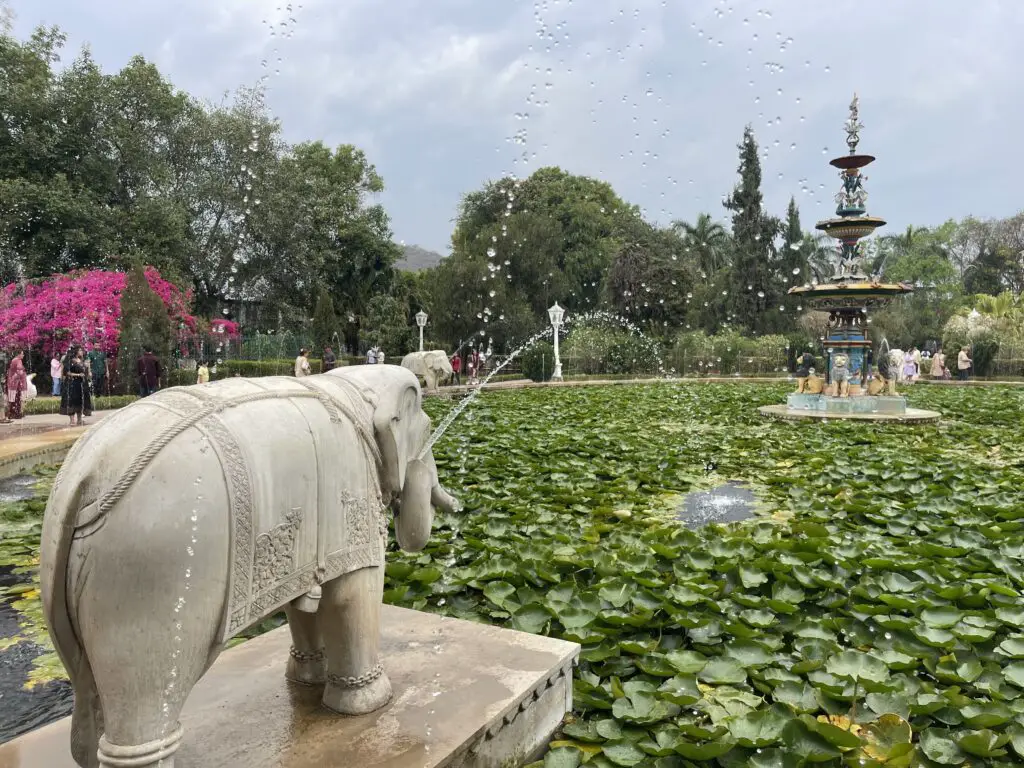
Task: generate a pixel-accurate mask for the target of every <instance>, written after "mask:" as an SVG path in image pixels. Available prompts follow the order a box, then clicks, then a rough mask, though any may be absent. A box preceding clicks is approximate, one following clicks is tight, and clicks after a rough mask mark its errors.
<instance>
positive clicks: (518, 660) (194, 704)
mask: <svg viewBox="0 0 1024 768" xmlns="http://www.w3.org/2000/svg"><path fill="white" fill-rule="evenodd" d="M290 646H291V637H290V633H289V630H288V628H287V627H281V628H279V629H276V630H273V631H271V632H268V633H266V634H264V635H261V636H259V637H257V638H254V639H253V640H249V641H247V642H245V643H242V644H241V645H238V646H236V647H234V648H232V649H230V650H227V651H225V652H224V653H222V654H221V656H220V658H218V659H217V661H216V662H215V663H214V665H213V667H212V668H211V669H210V671H209V672H208V673H207V674H206V676H205V677H204V678H203V679H202V680H200V682H199V683H198V684H197V686H196V688H195V689H194V690H193V692H192V695H191V696H190V697H189V700H188V702H187V704H186V706H185V710H184V712H183V713H182V716H181V722H182V725H183V726H184V729H185V733H184V739H183V741H182V746H181V748H180V750H179V751H178V752H177V754H176V755H175V762H174V765H175V768H213V766H216V768H232V767H234V766H238V767H239V768H242V766H244V767H245V768H298V766H302V768H306V767H307V766H308V767H309V768H353V767H354V766H359V768H517V767H518V766H521V765H523V764H525V763H527V762H530V761H532V760H535V759H539V758H540V757H541V756H542V755H543V753H544V752H545V751H546V750H547V745H548V742H549V741H550V739H551V736H552V735H553V734H554V732H555V731H556V729H557V728H558V727H559V725H561V723H562V721H563V719H564V717H565V715H566V714H567V713H568V712H570V711H571V709H572V691H573V686H572V678H573V673H572V670H573V667H574V666H575V665H576V664H577V663H578V658H579V653H580V646H579V645H578V644H576V643H571V642H567V641H564V640H558V639H556V638H549V637H545V636H542V635H531V634H528V633H524V632H518V631H515V630H511V629H504V628H499V627H495V626H492V625H488V624H477V623H475V622H469V621H464V620H460V619H452V618H447V617H441V616H437V615H435V614H428V613H422V612H419V611H412V610H408V609H405V608H398V607H394V606H388V605H385V606H383V611H382V638H381V658H382V661H383V663H384V667H385V669H386V670H387V673H388V676H389V677H390V678H391V682H392V686H393V688H394V696H393V698H392V700H391V702H390V703H389V704H387V705H386V706H385V707H383V708H382V709H380V710H377V711H376V712H373V713H370V714H368V715H362V716H359V717H346V716H342V715H336V714H334V713H331V712H328V711H326V710H324V709H323V708H322V706H321V705H320V696H321V688H320V687H316V686H300V685H296V684H294V683H288V682H287V681H285V679H284V668H285V662H286V660H287V658H288V654H289V648H290ZM432 649H433V650H432ZM69 734H70V718H64V719H62V720H58V721H57V722H54V723H50V724H49V725H46V726H43V727H42V728H40V729H38V730H35V731H32V732H30V733H27V734H25V735H23V736H20V737H19V738H17V739H14V740H13V741H10V742H8V743H6V744H3V745H0V768H40V767H41V766H47V768H75V764H74V762H73V760H72V759H71V755H70V750H69Z"/></svg>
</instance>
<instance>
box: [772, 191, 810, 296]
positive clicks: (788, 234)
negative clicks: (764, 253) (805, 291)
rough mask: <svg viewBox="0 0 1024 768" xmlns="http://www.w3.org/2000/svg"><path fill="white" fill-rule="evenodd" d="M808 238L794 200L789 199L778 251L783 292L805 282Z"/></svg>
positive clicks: (792, 198)
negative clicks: (801, 224)
mask: <svg viewBox="0 0 1024 768" xmlns="http://www.w3.org/2000/svg"><path fill="white" fill-rule="evenodd" d="M808 239H809V238H808V237H807V236H806V235H805V234H804V231H803V228H802V227H801V226H800V209H799V208H798V207H797V204H796V198H795V197H790V198H789V205H788V206H786V220H785V221H784V222H783V224H782V246H781V248H780V251H779V274H780V276H781V278H782V288H783V292H785V291H787V290H789V288H790V287H791V286H792V285H799V284H801V283H803V282H805V280H806V277H807V271H808V264H807V261H808V260H807V257H808V250H809V249H808Z"/></svg>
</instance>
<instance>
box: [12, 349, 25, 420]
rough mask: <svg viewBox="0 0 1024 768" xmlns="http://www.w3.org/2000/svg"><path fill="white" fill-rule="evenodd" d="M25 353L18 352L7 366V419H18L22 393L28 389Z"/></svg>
mask: <svg viewBox="0 0 1024 768" xmlns="http://www.w3.org/2000/svg"><path fill="white" fill-rule="evenodd" d="M24 357H25V353H24V352H23V351H22V350H18V351H17V352H15V353H14V357H13V358H12V359H11V364H10V365H9V366H7V418H8V419H20V418H21V417H22V413H21V398H22V393H23V392H24V391H25V390H26V389H28V376H27V375H26V374H25V362H24V360H23V359H22V358H24Z"/></svg>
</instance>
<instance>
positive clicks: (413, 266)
mask: <svg viewBox="0 0 1024 768" xmlns="http://www.w3.org/2000/svg"><path fill="white" fill-rule="evenodd" d="M402 250H403V251H404V253H403V254H402V257H401V258H400V259H399V260H398V261H396V262H395V268H396V269H404V270H405V271H406V272H419V271H420V270H421V269H430V268H431V267H436V266H437V265H438V264H440V263H441V259H443V258H444V256H442V255H441V254H440V253H437V252H436V251H428V250H427V249H426V248H420V247H419V246H418V245H403V246H402Z"/></svg>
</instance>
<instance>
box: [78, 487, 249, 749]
mask: <svg viewBox="0 0 1024 768" xmlns="http://www.w3.org/2000/svg"><path fill="white" fill-rule="evenodd" d="M208 486H211V490H210V491H209V492H208V498H209V501H208V502H207V503H208V504H210V505H211V508H213V509H215V510H217V511H218V512H219V510H220V509H221V508H222V507H221V505H224V506H226V505H227V499H226V498H225V495H223V494H218V489H217V488H216V487H215V486H214V484H213V483H208ZM138 493H139V494H140V496H141V494H142V493H143V492H142V491H138ZM132 494H133V491H129V493H128V495H127V496H126V498H125V500H124V502H123V506H122V507H119V508H115V510H113V511H112V512H111V514H112V515H114V518H113V519H112V520H110V521H108V522H107V523H106V525H104V526H103V527H102V528H101V529H100V530H99V531H97V532H95V533H92V534H90V535H88V536H85V537H83V538H81V539H79V540H76V541H75V542H74V543H73V545H72V548H71V551H70V554H69V567H68V573H67V582H68V584H69V587H70V588H69V590H68V594H69V596H70V598H69V606H68V608H69V614H70V618H71V621H72V625H73V628H74V631H75V634H76V635H77V637H78V638H79V640H80V643H81V647H82V650H83V652H84V655H85V657H86V659H87V661H88V665H89V669H90V670H91V672H92V683H93V684H94V685H95V691H96V693H97V694H98V696H99V700H100V710H101V712H102V731H103V733H102V735H100V736H99V739H98V744H97V749H96V753H95V754H96V755H97V757H98V764H99V765H100V766H102V768H128V766H130V767H131V768H174V755H175V752H177V750H178V747H179V745H180V744H181V741H182V737H183V735H184V734H183V729H182V726H181V723H180V722H179V719H180V715H181V710H182V708H183V707H184V705H185V702H186V700H187V699H188V696H189V694H190V693H191V692H192V688H193V686H194V685H195V684H196V682H197V681H198V680H199V679H200V678H201V677H202V675H203V673H204V672H206V670H207V669H208V668H209V666H210V665H211V664H213V662H214V660H215V659H216V657H217V655H218V653H219V651H220V648H221V642H222V637H221V623H222V620H223V616H224V611H225V599H226V595H227V593H228V563H229V558H228V552H229V548H228V537H229V533H228V517H227V515H222V514H211V515H202V514H200V515H193V517H192V518H191V523H192V525H191V526H189V522H190V521H189V517H188V512H187V511H186V512H185V513H184V514H181V513H178V514H175V513H174V511H173V510H169V509H160V508H158V511H159V512H160V513H161V514H154V515H152V516H150V519H151V520H152V523H151V525H152V529H151V530H150V531H148V533H149V535H148V536H141V535H133V533H132V532H131V530H130V528H129V527H128V526H126V525H124V524H121V523H122V522H123V518H119V517H118V516H117V515H118V514H119V513H120V512H121V510H122V509H124V510H138V509H144V508H146V507H145V506H144V503H143V502H142V501H139V500H138V499H136V498H133V495H132ZM147 501H148V502H150V504H152V498H149V499H147ZM190 527H191V531H190V530H189V528H190ZM170 544H173V545H176V546H174V548H173V549H172V548H171V547H169V546H168V545H170ZM161 546H163V547H164V550H163V551H160V547H161ZM179 547H180V548H179ZM77 695H78V691H76V696H77Z"/></svg>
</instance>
